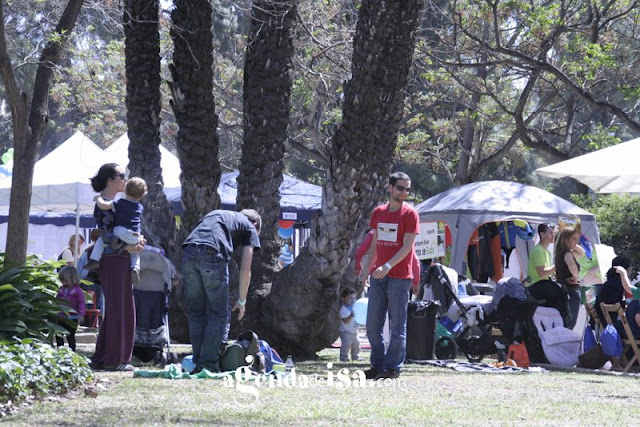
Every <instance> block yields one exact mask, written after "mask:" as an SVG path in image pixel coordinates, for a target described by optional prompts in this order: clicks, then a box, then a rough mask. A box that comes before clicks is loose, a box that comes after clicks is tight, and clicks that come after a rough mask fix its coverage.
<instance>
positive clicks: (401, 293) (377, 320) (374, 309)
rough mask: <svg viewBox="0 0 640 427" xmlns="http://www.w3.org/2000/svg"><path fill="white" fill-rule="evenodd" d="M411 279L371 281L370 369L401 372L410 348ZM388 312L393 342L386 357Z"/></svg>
mask: <svg viewBox="0 0 640 427" xmlns="http://www.w3.org/2000/svg"><path fill="white" fill-rule="evenodd" d="M410 288H411V279H394V278H391V277H384V278H382V279H374V278H371V285H370V286H369V306H368V309H367V337H368V338H369V343H370V344H371V367H372V368H373V369H375V370H378V371H383V370H385V369H393V370H395V371H399V370H400V368H401V367H402V365H403V363H404V357H405V353H406V348H407V307H408V304H409V289H410ZM387 311H388V312H389V331H390V333H391V339H390V341H389V348H388V349H387V352H386V354H385V351H384V342H383V338H382V330H383V328H384V321H385V319H386V315H387Z"/></svg>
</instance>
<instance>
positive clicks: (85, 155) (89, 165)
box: [0, 132, 104, 244]
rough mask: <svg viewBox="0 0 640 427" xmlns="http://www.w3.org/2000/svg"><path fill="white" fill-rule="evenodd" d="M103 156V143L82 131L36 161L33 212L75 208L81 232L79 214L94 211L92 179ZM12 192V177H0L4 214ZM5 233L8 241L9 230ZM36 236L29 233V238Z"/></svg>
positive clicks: (0, 197)
mask: <svg viewBox="0 0 640 427" xmlns="http://www.w3.org/2000/svg"><path fill="white" fill-rule="evenodd" d="M103 159H104V155H103V151H102V149H100V147H98V146H97V145H96V144H94V143H93V141H91V140H90V139H89V138H87V137H86V136H85V135H84V134H83V133H82V132H76V133H74V134H73V135H72V136H71V138H69V139H67V140H66V141H65V142H63V143H62V144H61V145H60V146H58V147H57V148H56V149H54V150H53V151H51V152H50V153H49V154H47V155H46V156H44V157H43V158H42V159H40V160H38V161H37V162H36V164H35V166H34V171H33V181H32V182H33V187H32V193H31V210H30V212H31V213H37V212H52V213H69V212H74V213H75V220H76V222H75V234H78V232H79V227H80V215H81V214H83V213H91V212H93V204H94V202H93V197H94V195H95V193H94V191H93V189H92V188H91V183H90V181H89V179H90V178H91V177H92V176H94V175H95V174H96V172H97V171H98V169H99V168H100V165H101V164H102V162H103ZM10 196H11V178H10V177H8V178H6V179H4V180H2V181H0V212H1V213H3V214H6V213H8V211H9V201H10ZM30 229H31V227H30ZM3 231H5V233H6V230H4V229H3ZM49 231H50V230H49ZM2 237H3V238H4V241H5V242H4V243H5V244H6V234H4V233H3V235H2ZM33 238H34V236H32V235H31V233H30V236H29V239H30V240H33Z"/></svg>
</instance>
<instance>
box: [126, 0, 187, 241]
mask: <svg viewBox="0 0 640 427" xmlns="http://www.w3.org/2000/svg"><path fill="white" fill-rule="evenodd" d="M159 6H160V4H159V0H127V1H126V2H125V9H124V16H123V23H124V34H125V67H126V77H127V98H126V105H127V126H128V135H129V159H130V163H129V169H130V171H131V176H139V177H141V178H143V179H144V180H145V181H146V182H147V186H148V187H149V194H147V195H146V196H145V197H144V198H143V199H142V203H143V205H144V207H145V210H144V217H143V221H142V226H143V234H144V235H145V238H146V239H147V243H148V244H150V245H154V246H158V247H164V248H165V249H166V250H167V251H169V252H172V250H173V245H172V243H173V240H174V238H175V221H174V219H173V215H172V214H171V206H170V205H169V202H168V201H167V198H166V196H165V195H164V192H163V191H162V189H163V187H164V183H163V181H162V168H161V166H160V148H159V146H160V110H161V97H160V31H159V30H160V28H159Z"/></svg>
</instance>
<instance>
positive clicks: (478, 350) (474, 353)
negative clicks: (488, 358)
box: [462, 335, 485, 363]
mask: <svg viewBox="0 0 640 427" xmlns="http://www.w3.org/2000/svg"><path fill="white" fill-rule="evenodd" d="M484 350H485V340H484V339H483V338H482V337H479V336H477V335H472V336H470V337H468V338H465V340H464V348H463V350H462V351H463V352H464V353H465V356H467V360H468V361H469V362H471V363H478V362H480V361H482V359H484V356H485V351H484Z"/></svg>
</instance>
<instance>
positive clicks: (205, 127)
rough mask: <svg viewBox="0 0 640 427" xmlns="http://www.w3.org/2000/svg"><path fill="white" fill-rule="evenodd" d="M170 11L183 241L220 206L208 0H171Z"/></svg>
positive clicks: (172, 84) (211, 39)
mask: <svg viewBox="0 0 640 427" xmlns="http://www.w3.org/2000/svg"><path fill="white" fill-rule="evenodd" d="M174 6H175V8H174V9H173V11H172V12H171V19H172V21H173V25H172V27H171V38H172V39H173V44H174V53H173V63H172V64H170V65H169V69H170V71H171V78H172V82H170V83H169V87H170V89H171V97H172V100H171V102H170V104H171V107H172V108H173V112H174V114H175V117H176V122H177V123H178V127H179V128H178V141H177V147H178V156H179V158H180V167H181V169H182V175H181V176H180V183H181V185H182V204H183V207H184V212H183V214H182V232H181V238H179V239H178V240H179V241H182V239H183V238H184V237H185V235H186V234H188V233H189V232H190V231H191V230H192V229H193V228H194V227H195V225H196V223H197V222H198V221H199V220H200V218H201V217H202V216H204V215H205V214H207V213H208V212H210V211H212V210H213V209H216V208H217V207H218V206H219V204H220V197H219V196H218V184H219V183H220V162H219V161H218V152H219V140H218V134H217V127H218V115H217V114H216V111H215V100H214V98H213V70H212V65H213V34H212V32H211V25H212V22H211V14H212V7H211V3H210V2H209V1H208V0H176V1H175V2H174Z"/></svg>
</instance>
